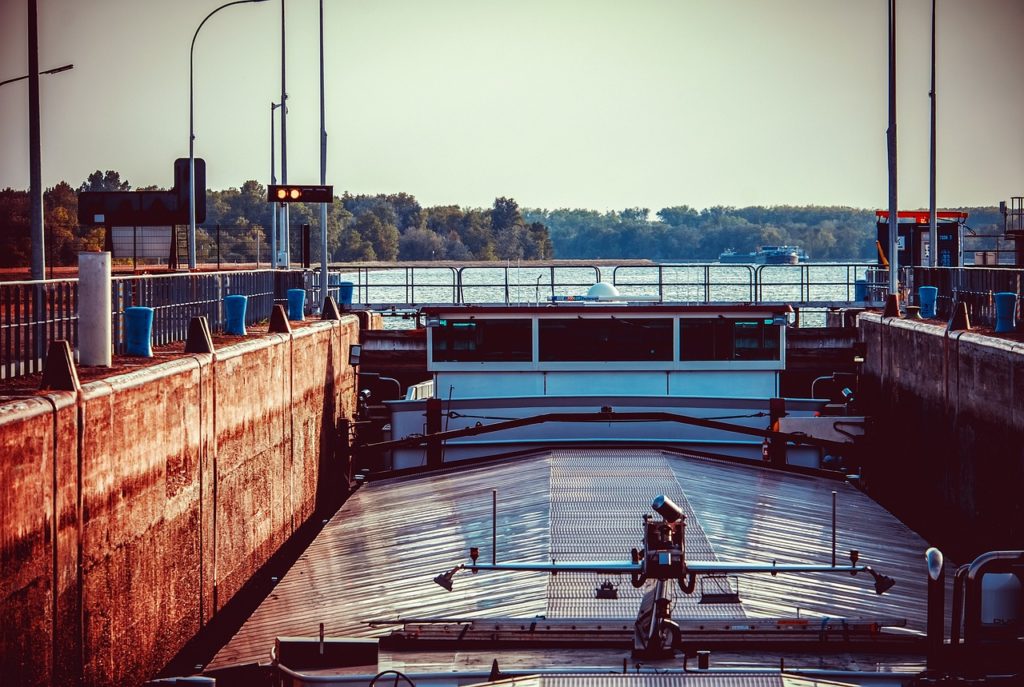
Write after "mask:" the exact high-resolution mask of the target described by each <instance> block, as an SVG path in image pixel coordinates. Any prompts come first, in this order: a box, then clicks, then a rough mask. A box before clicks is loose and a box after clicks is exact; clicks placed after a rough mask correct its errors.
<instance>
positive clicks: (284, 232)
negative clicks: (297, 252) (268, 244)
mask: <svg viewBox="0 0 1024 687" xmlns="http://www.w3.org/2000/svg"><path fill="white" fill-rule="evenodd" d="M284 36H285V30H284V0H281V183H282V184H287V183H288V121H287V119H288V118H287V114H288V106H287V104H286V103H287V99H288V95H287V92H286V89H285V71H286V70H285V40H284ZM281 224H282V226H281V248H282V250H283V251H284V254H285V256H286V257H285V264H284V266H285V267H286V268H287V267H290V266H291V245H289V244H290V243H291V236H289V231H288V228H289V227H288V204H287V203H284V204H283V208H282V209H281Z"/></svg>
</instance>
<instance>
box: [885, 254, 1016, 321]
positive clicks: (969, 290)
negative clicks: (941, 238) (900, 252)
mask: <svg viewBox="0 0 1024 687" xmlns="http://www.w3.org/2000/svg"><path fill="white" fill-rule="evenodd" d="M905 270H906V271H904V272H903V283H904V284H905V285H906V288H907V291H908V295H909V298H908V302H912V303H918V293H919V292H918V289H919V288H920V287H922V286H934V287H936V288H937V289H938V298H937V299H936V315H937V317H939V318H940V319H949V318H950V317H952V315H953V309H954V308H955V307H956V305H957V303H963V304H965V305H966V306H967V316H968V317H969V318H970V321H971V324H972V325H981V326H985V327H992V326H995V323H996V309H995V294H997V293H1001V292H1008V293H1015V294H1017V308H1018V312H1019V311H1020V308H1021V307H1022V306H1024V269H1011V268H997V269H992V268H987V267H960V268H957V267H909V268H905Z"/></svg>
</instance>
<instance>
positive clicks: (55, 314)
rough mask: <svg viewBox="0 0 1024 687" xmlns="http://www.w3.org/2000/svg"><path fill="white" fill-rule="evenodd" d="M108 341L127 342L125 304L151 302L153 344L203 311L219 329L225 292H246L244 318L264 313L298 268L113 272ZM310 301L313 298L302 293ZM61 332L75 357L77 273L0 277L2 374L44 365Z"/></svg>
mask: <svg viewBox="0 0 1024 687" xmlns="http://www.w3.org/2000/svg"><path fill="white" fill-rule="evenodd" d="M111 282H112V283H111V305H112V308H111V310H112V312H111V325H112V329H113V331H112V334H113V336H112V343H113V348H114V351H115V352H116V353H123V352H124V351H125V347H126V340H125V323H124V309H125V308H128V307H131V306H146V307H150V308H153V311H154V312H153V344H154V345H157V346H161V345H165V344H169V343H174V342H177V341H184V340H185V338H186V336H187V335H188V325H189V323H190V322H191V320H192V318H193V317H196V316H199V315H204V316H205V317H206V318H207V321H208V322H209V324H210V328H211V329H212V330H213V331H214V332H220V331H223V319H224V318H223V310H222V308H223V303H224V297H225V296H229V295H232V294H241V295H245V296H248V297H249V301H248V304H247V307H246V317H245V319H246V323H247V324H255V323H256V322H260V321H262V320H266V319H268V318H269V317H270V312H271V310H272V309H273V306H274V303H276V302H283V301H284V300H285V295H286V294H287V291H288V289H290V288H303V289H305V288H307V287H306V283H305V282H306V275H305V273H303V272H301V271H283V270H278V271H274V270H244V271H237V272H208V273H192V274H161V275H131V276H115V277H113V278H112V280H111ZM307 303H308V304H309V305H310V307H312V306H313V303H312V300H311V299H309V298H307ZM59 339H65V340H67V341H69V342H70V343H71V347H72V350H73V351H75V355H76V358H77V345H78V280H77V279H52V280H45V281H35V282H0V379H13V378H16V377H22V376H25V375H30V374H35V373H39V372H41V371H42V368H43V361H44V360H45V357H46V351H47V350H48V348H49V345H50V342H51V341H57V340H59Z"/></svg>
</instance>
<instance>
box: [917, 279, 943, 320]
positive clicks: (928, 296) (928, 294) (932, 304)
mask: <svg viewBox="0 0 1024 687" xmlns="http://www.w3.org/2000/svg"><path fill="white" fill-rule="evenodd" d="M938 300H939V289H938V287H935V286H922V287H921V288H919V289H918V290H917V301H918V305H920V306H921V317H923V318H925V319H935V316H936V304H937V301H938Z"/></svg>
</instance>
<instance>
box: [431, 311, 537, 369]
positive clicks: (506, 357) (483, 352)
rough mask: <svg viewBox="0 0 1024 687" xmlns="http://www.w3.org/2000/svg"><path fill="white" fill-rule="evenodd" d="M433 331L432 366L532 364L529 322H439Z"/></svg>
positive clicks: (464, 320)
mask: <svg viewBox="0 0 1024 687" xmlns="http://www.w3.org/2000/svg"><path fill="white" fill-rule="evenodd" d="M432 329H433V333H432V337H433V348H432V353H433V359H434V362H440V363H476V362H530V361H531V360H533V323H532V321H531V320H476V319H460V320H440V321H439V322H438V324H437V326H435V327H433V328H432Z"/></svg>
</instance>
